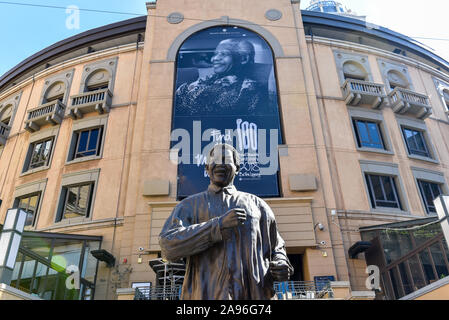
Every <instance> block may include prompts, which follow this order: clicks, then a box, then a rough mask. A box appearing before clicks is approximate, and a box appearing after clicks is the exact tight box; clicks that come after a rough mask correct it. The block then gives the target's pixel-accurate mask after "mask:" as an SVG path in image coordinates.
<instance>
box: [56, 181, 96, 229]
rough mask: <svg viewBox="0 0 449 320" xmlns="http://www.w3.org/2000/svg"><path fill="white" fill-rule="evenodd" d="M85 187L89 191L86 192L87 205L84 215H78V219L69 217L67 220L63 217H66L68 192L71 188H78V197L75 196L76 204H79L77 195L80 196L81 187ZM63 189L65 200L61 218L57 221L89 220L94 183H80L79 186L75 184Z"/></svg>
mask: <svg viewBox="0 0 449 320" xmlns="http://www.w3.org/2000/svg"><path fill="white" fill-rule="evenodd" d="M85 186H89V191H88V201H87V202H88V204H87V208H85V210H86V213H85V215H80V216H79V217H69V218H66V217H65V215H66V210H67V203H68V201H69V190H70V189H72V188H78V196H77V202H78V203H79V200H80V197H79V195H80V188H81V187H85ZM63 188H65V189H66V190H65V192H64V191H63V192H64V194H65V195H64V198H65V200H64V206H63V210H62V212H61V216H60V217H59V218H60V220H59V221H62V220H67V219H76V218H86V219H87V218H89V213H90V206H91V205H92V196H93V195H92V193H93V189H94V183H93V182H86V183H81V184H76V185H69V186H64V187H63Z"/></svg>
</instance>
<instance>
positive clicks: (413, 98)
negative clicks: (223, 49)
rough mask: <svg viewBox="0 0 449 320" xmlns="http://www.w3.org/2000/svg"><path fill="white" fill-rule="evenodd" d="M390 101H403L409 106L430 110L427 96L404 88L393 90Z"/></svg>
mask: <svg viewBox="0 0 449 320" xmlns="http://www.w3.org/2000/svg"><path fill="white" fill-rule="evenodd" d="M390 99H391V101H392V102H393V103H395V102H398V101H400V100H403V101H405V102H408V103H410V104H414V105H421V106H424V107H427V108H430V103H429V97H428V96H426V95H423V94H420V93H416V92H413V91H411V90H408V89H404V88H399V87H396V88H394V90H393V91H392V92H391V93H390Z"/></svg>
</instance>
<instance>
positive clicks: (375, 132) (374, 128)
mask: <svg viewBox="0 0 449 320" xmlns="http://www.w3.org/2000/svg"><path fill="white" fill-rule="evenodd" d="M367 125H368V130H369V136H370V143H369V144H370V147H372V148H379V149H383V144H382V138H381V136H380V131H379V125H378V124H377V123H375V122H367Z"/></svg>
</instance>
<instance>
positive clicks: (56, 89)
mask: <svg viewBox="0 0 449 320" xmlns="http://www.w3.org/2000/svg"><path fill="white" fill-rule="evenodd" d="M65 92H66V85H65V83H64V82H62V81H57V82H55V83H53V84H52V85H51V86H50V87H49V88H48V89H47V91H46V92H45V94H44V98H43V101H42V104H46V103H50V102H53V101H56V100H59V101H60V102H63V100H64V94H65Z"/></svg>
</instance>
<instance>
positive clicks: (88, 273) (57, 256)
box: [11, 232, 101, 300]
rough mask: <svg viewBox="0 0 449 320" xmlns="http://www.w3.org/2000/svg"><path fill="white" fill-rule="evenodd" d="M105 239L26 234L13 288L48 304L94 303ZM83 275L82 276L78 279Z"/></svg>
mask: <svg viewBox="0 0 449 320" xmlns="http://www.w3.org/2000/svg"><path fill="white" fill-rule="evenodd" d="M100 246H101V237H90V236H75V235H62V234H50V233H39V232H25V233H24V237H23V239H22V244H21V246H20V249H19V254H18V255H17V259H16V263H15V266H14V271H13V277H12V281H11V286H12V287H14V288H17V289H19V290H21V291H24V292H27V293H29V294H31V295H35V296H38V297H40V298H42V299H45V300H90V299H93V296H94V289H95V280H96V273H97V266H98V260H97V259H95V258H94V257H93V256H92V255H91V254H90V252H91V251H92V250H98V249H100ZM78 275H79V276H78Z"/></svg>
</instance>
